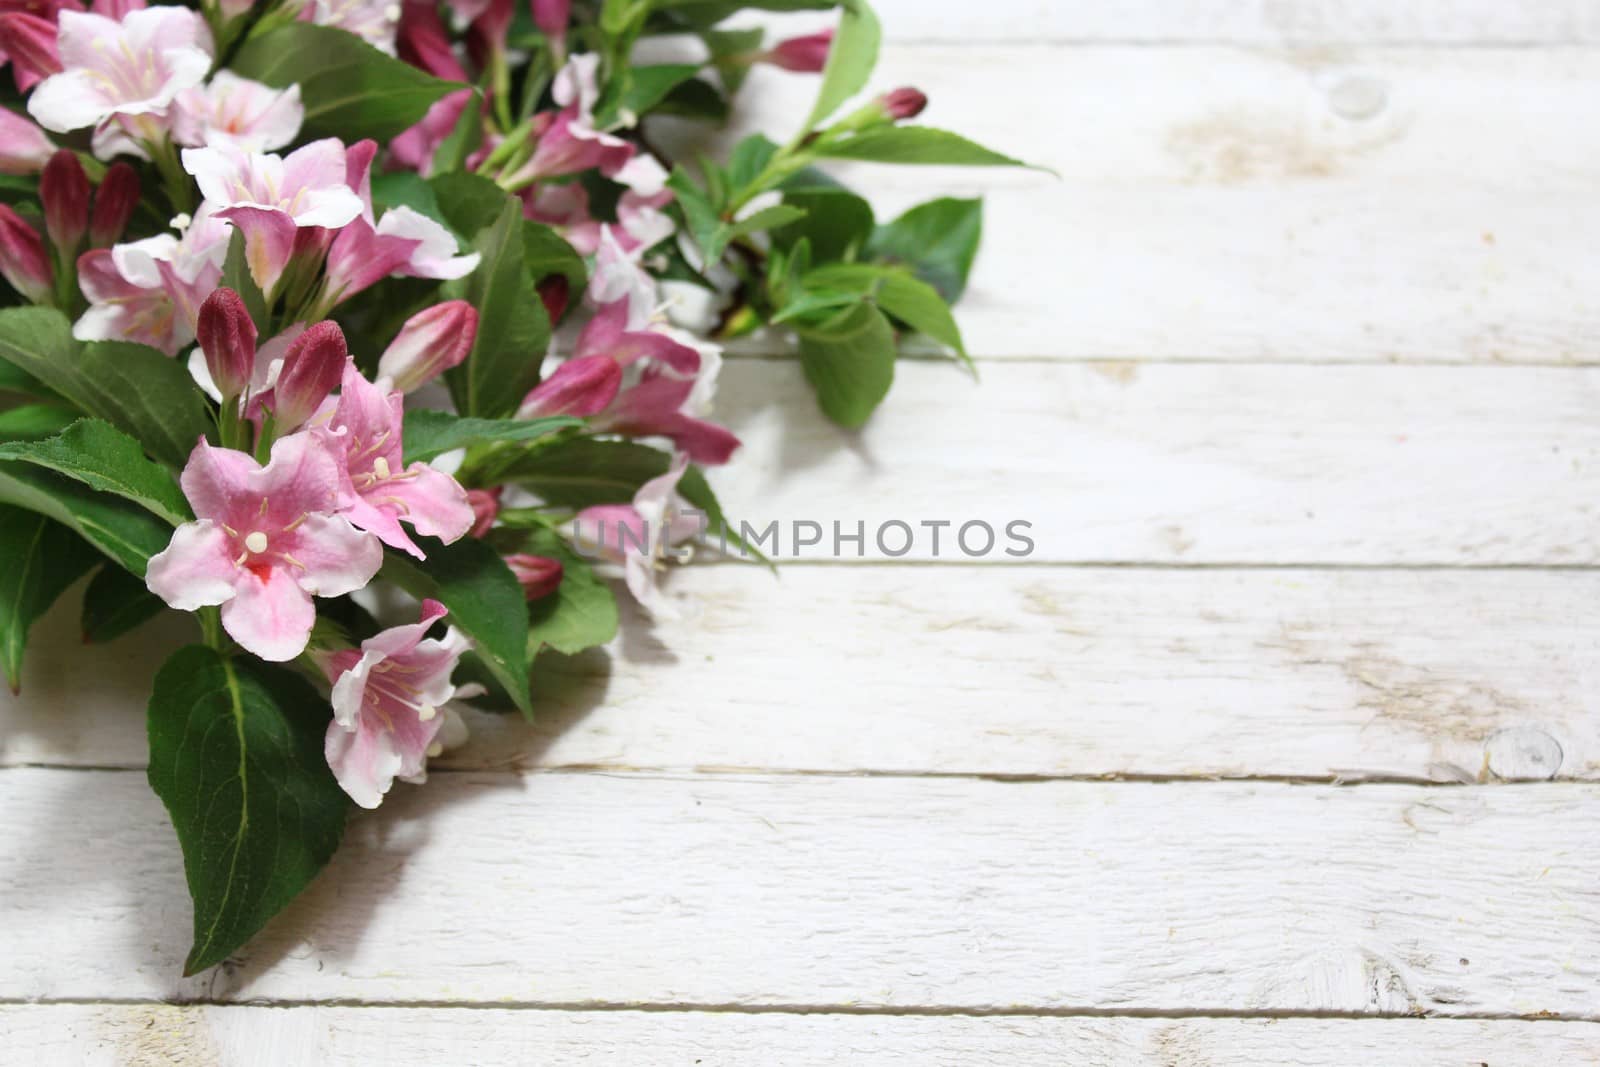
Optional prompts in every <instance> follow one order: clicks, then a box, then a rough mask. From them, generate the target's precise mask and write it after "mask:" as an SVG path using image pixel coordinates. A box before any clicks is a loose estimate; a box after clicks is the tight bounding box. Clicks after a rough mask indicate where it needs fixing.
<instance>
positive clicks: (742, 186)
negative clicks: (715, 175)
mask: <svg viewBox="0 0 1600 1067" xmlns="http://www.w3.org/2000/svg"><path fill="white" fill-rule="evenodd" d="M777 154H778V146H777V145H776V144H774V143H773V142H772V141H771V139H769V138H767V137H765V136H763V135H762V134H759V133H752V134H751V135H750V136H749V137H746V138H745V139H744V140H742V141H740V142H739V143H738V144H737V145H735V146H734V148H733V154H732V155H730V156H729V157H728V187H729V188H730V189H732V190H734V192H735V193H737V194H739V195H740V196H741V197H743V198H744V199H749V198H750V197H751V196H753V195H754V194H755V193H757V192H761V191H762V190H752V189H751V188H750V186H751V185H752V184H754V182H755V180H756V179H757V178H759V177H760V176H761V174H762V172H763V171H765V170H766V169H767V164H768V163H771V162H772V157H773V156H775V155H777Z"/></svg>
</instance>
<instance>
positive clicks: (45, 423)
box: [0, 363, 78, 441]
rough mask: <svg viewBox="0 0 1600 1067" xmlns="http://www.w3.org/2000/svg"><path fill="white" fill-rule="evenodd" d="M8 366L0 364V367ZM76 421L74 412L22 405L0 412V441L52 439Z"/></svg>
mask: <svg viewBox="0 0 1600 1067" xmlns="http://www.w3.org/2000/svg"><path fill="white" fill-rule="evenodd" d="M7 366H10V364H7V363H0V367H7ZM77 420H78V414H77V412H75V411H68V410H67V409H66V408H58V407H56V406H54V405H53V404H23V405H22V406H21V407H15V408H11V409H9V410H7V411H0V441H37V440H38V439H39V438H41V437H53V436H55V435H56V434H58V433H60V432H61V431H62V430H65V429H66V428H67V427H68V426H71V425H72V424H73V423H74V422H76V421H77Z"/></svg>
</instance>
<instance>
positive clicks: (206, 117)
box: [172, 70, 306, 152]
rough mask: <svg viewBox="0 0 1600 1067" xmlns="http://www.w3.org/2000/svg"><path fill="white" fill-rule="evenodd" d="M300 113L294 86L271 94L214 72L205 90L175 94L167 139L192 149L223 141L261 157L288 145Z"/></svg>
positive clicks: (228, 73)
mask: <svg viewBox="0 0 1600 1067" xmlns="http://www.w3.org/2000/svg"><path fill="white" fill-rule="evenodd" d="M305 114H306V109H305V105H303V104H302V103H301V102H300V86H298V85H291V86H289V88H287V89H273V88H271V87H269V86H266V85H262V84H261V83H260V82H254V81H251V80H250V79H249V78H241V77H239V76H238V75H237V74H234V73H233V72H232V71H227V70H219V71H217V73H216V74H215V75H213V76H212V78H211V82H210V84H209V85H206V86H205V87H204V88H199V89H188V90H185V91H184V92H183V93H180V94H179V95H178V98H177V100H176V102H175V104H174V107H173V120H172V139H173V140H174V141H176V142H177V143H178V144H181V145H189V146H191V147H197V148H198V147H204V146H206V145H216V144H221V143H223V142H224V141H226V142H227V143H229V144H232V145H236V146H237V147H239V148H241V149H243V150H245V151H247V152H266V151H270V150H271V149H274V148H282V147H283V146H284V145H286V144H289V143H290V142H292V141H293V140H294V139H295V137H296V136H298V135H299V133H300V123H301V122H303V121H304V120H305Z"/></svg>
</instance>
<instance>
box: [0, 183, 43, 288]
mask: <svg viewBox="0 0 1600 1067" xmlns="http://www.w3.org/2000/svg"><path fill="white" fill-rule="evenodd" d="M0 276H3V277H4V278H5V280H6V281H8V282H10V283H11V288H13V289H15V290H16V291H17V292H19V293H21V294H22V295H23V296H25V297H27V298H28V299H29V300H30V301H32V302H33V303H35V304H48V303H49V302H50V289H51V284H52V282H51V279H52V278H53V275H52V273H51V271H50V256H49V253H47V252H46V251H45V247H44V238H42V237H40V236H39V232H38V231H37V230H35V229H34V228H33V227H32V226H29V225H28V224H27V223H26V222H23V221H22V217H21V216H20V215H18V214H17V213H16V212H15V211H13V210H11V208H10V207H8V206H7V205H5V204H0Z"/></svg>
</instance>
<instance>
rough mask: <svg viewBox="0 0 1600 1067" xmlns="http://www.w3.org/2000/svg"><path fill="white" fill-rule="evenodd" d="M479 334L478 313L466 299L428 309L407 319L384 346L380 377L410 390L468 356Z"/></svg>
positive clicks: (395, 386)
mask: <svg viewBox="0 0 1600 1067" xmlns="http://www.w3.org/2000/svg"><path fill="white" fill-rule="evenodd" d="M477 337H478V312H477V310H476V309H475V308H474V307H473V306H472V305H471V304H469V303H467V302H466V301H465V300H450V301H447V302H445V303H443V304H435V305H434V306H433V307H431V308H425V309H423V310H422V311H419V312H417V313H416V314H415V315H413V316H411V318H409V319H407V320H406V324H405V325H404V326H402V327H400V333H399V335H398V336H397V337H395V339H394V340H393V341H392V342H390V344H389V347H388V348H386V349H384V352H383V356H382V357H381V358H380V359H379V360H378V377H380V378H388V379H389V380H390V382H391V383H392V384H393V386H394V388H396V389H398V390H400V392H402V393H409V392H411V391H412V390H413V389H416V388H417V387H419V386H421V385H424V384H426V383H428V382H431V381H433V379H435V378H437V377H438V376H439V375H441V374H443V373H444V372H445V371H447V370H449V369H450V368H451V367H454V366H456V365H457V364H459V363H460V362H461V361H462V360H464V359H466V358H467V355H468V353H470V352H471V351H472V345H473V342H474V341H476V340H477Z"/></svg>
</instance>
